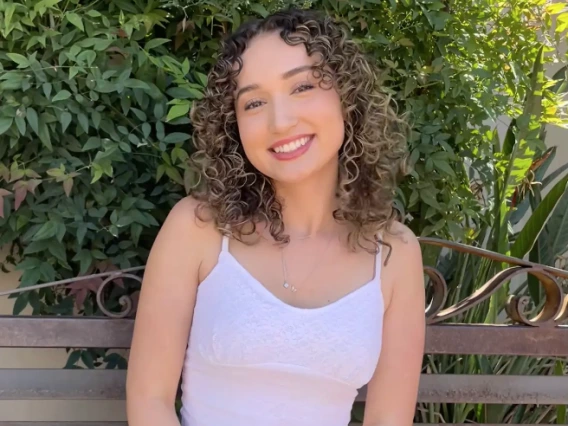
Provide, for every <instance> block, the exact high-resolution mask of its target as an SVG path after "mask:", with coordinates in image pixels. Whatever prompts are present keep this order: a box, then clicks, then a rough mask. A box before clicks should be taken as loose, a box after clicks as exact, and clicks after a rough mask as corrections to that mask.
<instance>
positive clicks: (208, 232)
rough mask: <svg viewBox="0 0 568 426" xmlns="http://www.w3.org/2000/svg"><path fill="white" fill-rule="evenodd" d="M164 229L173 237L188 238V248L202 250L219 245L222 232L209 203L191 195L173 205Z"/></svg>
mask: <svg viewBox="0 0 568 426" xmlns="http://www.w3.org/2000/svg"><path fill="white" fill-rule="evenodd" d="M162 231H164V232H166V233H167V234H168V235H169V236H170V237H171V238H175V239H180V238H181V239H186V241H187V244H188V246H190V247H188V248H191V247H195V248H198V249H199V250H200V251H206V250H203V249H206V247H207V246H210V245H217V241H220V239H221V233H220V232H219V230H218V228H217V225H216V222H215V220H214V218H213V215H212V214H211V212H210V211H209V210H208V208H207V205H206V204H204V203H203V202H201V201H199V200H197V199H196V198H194V197H191V196H187V197H184V198H182V199H181V200H179V201H178V202H177V203H176V204H175V205H174V206H173V207H172V209H171V210H170V212H169V213H168V216H167V218H166V220H165V222H164V224H163V226H162ZM162 231H161V232H162Z"/></svg>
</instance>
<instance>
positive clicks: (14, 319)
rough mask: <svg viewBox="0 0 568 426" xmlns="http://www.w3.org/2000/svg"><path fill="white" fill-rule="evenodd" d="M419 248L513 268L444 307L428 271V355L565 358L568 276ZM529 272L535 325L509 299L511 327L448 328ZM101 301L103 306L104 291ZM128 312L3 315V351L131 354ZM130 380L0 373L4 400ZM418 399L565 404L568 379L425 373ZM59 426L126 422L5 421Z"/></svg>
mask: <svg viewBox="0 0 568 426" xmlns="http://www.w3.org/2000/svg"><path fill="white" fill-rule="evenodd" d="M421 243H422V244H433V245H437V246H441V247H446V248H450V249H453V250H458V251H463V252H467V253H470V254H475V255H479V256H482V257H485V258H488V259H492V260H494V261H500V262H506V263H508V264H510V265H511V267H510V268H508V269H505V270H504V271H502V272H501V273H499V274H498V275H496V276H495V277H493V278H492V279H491V280H489V281H488V282H487V283H486V284H485V285H484V286H482V287H481V288H480V289H479V290H478V291H476V292H475V293H474V294H472V295H470V296H469V297H467V298H466V299H465V300H463V301H460V302H459V303H457V304H454V305H452V306H450V307H447V308H444V305H445V304H446V294H447V287H446V282H445V281H444V278H443V277H442V275H441V274H440V273H439V272H438V271H436V270H435V269H433V268H430V267H425V273H426V274H427V275H428V276H429V277H430V283H431V285H432V297H431V302H430V304H429V306H428V307H427V308H426V316H427V322H428V326H427V335H426V347H425V352H426V354H433V355H441V354H457V355H520V356H530V357H567V356H568V326H567V325H564V324H565V323H566V320H567V319H568V297H567V296H566V295H565V294H564V292H563V291H562V286H561V285H560V284H559V283H558V279H559V278H561V279H568V271H563V270H559V269H555V268H551V267H546V266H542V265H536V264H533V263H531V262H527V261H522V260H519V259H514V258H510V257H507V256H502V255H499V254H496V253H492V252H488V251H486V250H482V249H477V248H473V247H468V246H464V245H461V244H456V243H450V242H446V241H443V240H438V239H431V238H424V239H421ZM131 272H132V271H131ZM131 272H128V273H124V272H113V273H111V274H107V275H108V277H107V278H108V279H107V280H105V282H106V283H110V282H111V281H112V280H113V279H116V278H118V277H125V276H127V277H131V278H132V277H136V278H137V279H139V278H138V277H137V276H136V275H133V274H132V273H131ZM527 273H529V274H533V275H534V276H536V277H537V278H538V279H539V281H540V282H541V284H542V285H543V287H544V290H545V292H546V302H545V304H544V307H543V308H542V310H541V311H540V313H539V314H538V315H537V316H536V317H534V319H531V320H529V319H528V318H526V316H525V314H524V313H523V311H522V309H523V306H524V303H525V302H526V300H524V299H522V298H518V297H512V298H510V300H509V303H508V309H507V312H508V315H509V317H510V319H512V320H513V321H514V324H507V325H505V324H500V325H491V324H459V323H443V322H445V321H447V320H449V319H453V318H455V317H456V316H458V315H460V314H462V313H464V312H466V311H468V310H469V309H471V308H472V307H473V306H475V305H476V304H478V303H480V302H482V301H484V300H486V299H487V298H488V297H490V296H491V295H492V294H493V293H494V292H495V291H497V290H498V289H499V288H501V287H502V285H503V284H504V283H505V282H507V281H508V280H509V279H510V278H511V277H513V276H514V275H517V274H527ZM63 284H64V283H63ZM48 285H61V283H52V284H48ZM28 290H29V289H28ZM17 291H26V289H23V290H17ZM97 301H98V302H99V303H103V300H102V289H100V293H99V294H98V295H97ZM124 306H125V310H124V311H123V312H122V313H119V314H116V313H111V312H108V314H109V315H110V316H112V317H113V318H100V317H98V318H93V317H26V316H0V347H9V348H117V349H120V348H123V349H128V348H129V346H130V340H131V334H132V328H133V321H134V320H133V319H132V318H131V317H130V316H131V315H132V314H133V313H132V312H130V310H131V308H132V306H131V305H130V304H129V303H128V301H126V300H125V301H124ZM105 312H107V311H106V310H105ZM125 376H126V371H125V370H116V369H112V370H105V369H0V400H85V399H87V400H124V398H125ZM418 399H419V402H420V403H442V402H444V403H489V404H541V405H557V404H568V377H566V376H554V375H547V376H544V375H543V376H512V375H457V374H451V375H449V374H434V373H431V372H425V373H424V374H423V375H422V377H421V382H420V389H419V398H418ZM364 400H365V389H361V391H360V393H359V396H358V398H357V401H364ZM0 419H1V414H0ZM55 424H57V425H62V426H79V425H81V426H118V425H124V424H125V423H124V422H93V421H91V422H89V421H84V422H67V423H66V422H13V421H2V420H0V426H16V425H17V426H31V425H43V426H52V425H55ZM251 426H252V425H251Z"/></svg>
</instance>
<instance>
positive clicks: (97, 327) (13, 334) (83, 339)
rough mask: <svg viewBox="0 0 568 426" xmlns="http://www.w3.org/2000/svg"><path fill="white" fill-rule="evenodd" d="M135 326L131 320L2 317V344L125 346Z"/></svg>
mask: <svg viewBox="0 0 568 426" xmlns="http://www.w3.org/2000/svg"><path fill="white" fill-rule="evenodd" d="M133 326H134V321H133V320H131V319H108V318H92V317H83V318H81V317H79V318H72V317H27V316H20V317H14V316H0V347H5V348H10V347H12V348H116V349H123V348H129V347H130V342H131V339H132V331H133Z"/></svg>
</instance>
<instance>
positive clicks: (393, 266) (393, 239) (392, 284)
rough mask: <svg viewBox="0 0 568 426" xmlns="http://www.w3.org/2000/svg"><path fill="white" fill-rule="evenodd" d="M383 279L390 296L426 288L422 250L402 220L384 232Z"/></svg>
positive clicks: (390, 297)
mask: <svg viewBox="0 0 568 426" xmlns="http://www.w3.org/2000/svg"><path fill="white" fill-rule="evenodd" d="M383 241H384V242H385V243H386V244H385V246H384V247H385V250H384V252H383V254H382V256H383V265H384V271H383V274H382V276H383V280H384V281H385V287H386V289H385V291H386V293H387V294H388V296H389V297H388V298H389V299H390V300H392V296H393V295H394V293H396V292H399V293H400V292H407V291H410V292H421V291H423V290H424V281H423V264H422V250H421V247H420V242H419V241H418V238H417V237H416V235H415V234H414V232H413V231H412V230H411V229H410V228H409V227H407V226H406V225H404V224H402V223H400V222H394V223H393V224H392V225H391V227H390V229H389V230H388V232H384V234H383Z"/></svg>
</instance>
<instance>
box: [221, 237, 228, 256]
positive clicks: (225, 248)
mask: <svg viewBox="0 0 568 426" xmlns="http://www.w3.org/2000/svg"><path fill="white" fill-rule="evenodd" d="M221 251H222V252H226V253H228V252H229V237H228V236H226V235H223V242H222V243H221Z"/></svg>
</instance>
